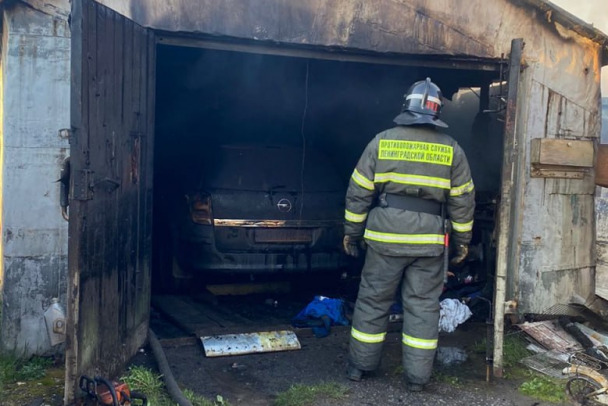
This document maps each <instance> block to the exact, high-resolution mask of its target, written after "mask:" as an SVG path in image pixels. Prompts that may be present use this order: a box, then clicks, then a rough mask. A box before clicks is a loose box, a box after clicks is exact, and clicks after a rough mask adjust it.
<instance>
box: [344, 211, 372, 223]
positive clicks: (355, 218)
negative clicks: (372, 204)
mask: <svg viewBox="0 0 608 406" xmlns="http://www.w3.org/2000/svg"><path fill="white" fill-rule="evenodd" d="M344 218H345V219H346V220H348V221H352V222H353V223H363V222H364V221H365V219H366V218H367V213H363V214H357V213H353V212H352V211H348V210H345V211H344Z"/></svg>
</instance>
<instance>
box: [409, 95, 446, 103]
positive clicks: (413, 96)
mask: <svg viewBox="0 0 608 406" xmlns="http://www.w3.org/2000/svg"><path fill="white" fill-rule="evenodd" d="M423 97H424V95H423V94H420V93H412V94H408V95H407V97H406V98H405V100H410V99H420V100H422V98H423ZM426 99H427V100H430V101H432V102H435V103H437V104H439V105H441V100H440V99H438V98H436V97H434V96H429V95H427V96H426Z"/></svg>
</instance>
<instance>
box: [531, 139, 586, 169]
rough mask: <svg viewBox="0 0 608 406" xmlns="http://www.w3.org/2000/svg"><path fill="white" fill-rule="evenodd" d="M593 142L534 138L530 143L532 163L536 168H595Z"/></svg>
mask: <svg viewBox="0 0 608 406" xmlns="http://www.w3.org/2000/svg"><path fill="white" fill-rule="evenodd" d="M593 157H594V154H593V141H589V140H566V139H552V138H534V139H533V140H532V141H530V163H531V164H532V165H534V166H543V165H554V166H561V167H570V166H572V167H580V168H592V167H593Z"/></svg>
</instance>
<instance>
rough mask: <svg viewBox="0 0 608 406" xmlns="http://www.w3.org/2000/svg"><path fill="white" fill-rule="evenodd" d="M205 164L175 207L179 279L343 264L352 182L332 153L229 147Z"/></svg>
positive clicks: (308, 269) (318, 268)
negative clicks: (344, 176)
mask: <svg viewBox="0 0 608 406" xmlns="http://www.w3.org/2000/svg"><path fill="white" fill-rule="evenodd" d="M203 161H204V162H203V165H202V166H201V168H200V169H197V170H196V171H194V172H195V173H194V175H195V176H194V178H192V180H191V184H190V185H188V186H187V187H186V190H185V193H184V194H182V196H184V199H183V200H182V201H181V204H180V205H179V207H177V208H176V210H174V214H176V215H177V219H176V221H174V223H173V224H174V227H173V235H174V238H173V245H174V251H175V260H176V262H177V265H178V266H177V267H176V266H174V267H173V269H174V270H173V273H174V276H175V277H180V276H187V274H190V273H192V272H194V273H199V274H200V273H202V272H205V273H208V274H218V273H219V274H235V273H249V274H272V273H279V272H291V273H293V272H314V271H327V270H337V269H339V268H340V267H341V266H342V265H343V263H344V260H345V258H344V255H343V253H342V251H341V240H342V235H343V228H342V225H343V217H344V193H345V183H346V182H345V181H344V180H343V179H341V178H340V176H339V175H338V173H337V172H336V170H335V168H334V167H333V166H332V163H331V161H330V160H329V159H327V157H325V156H323V155H322V154H321V153H319V152H318V151H312V150H308V149H302V148H297V147H289V146H262V145H223V146H220V147H217V148H216V149H214V150H213V152H212V153H211V154H209V156H207V158H205V159H204V160H203ZM191 172H192V171H191ZM182 272H183V273H185V274H186V275H180V273H182Z"/></svg>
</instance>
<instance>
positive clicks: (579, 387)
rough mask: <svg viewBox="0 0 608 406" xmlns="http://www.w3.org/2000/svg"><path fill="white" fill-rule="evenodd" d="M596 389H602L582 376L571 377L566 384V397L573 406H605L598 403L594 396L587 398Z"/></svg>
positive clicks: (591, 380)
mask: <svg viewBox="0 0 608 406" xmlns="http://www.w3.org/2000/svg"><path fill="white" fill-rule="evenodd" d="M598 389H602V385H600V384H599V383H598V382H596V381H595V380H593V379H591V378H589V377H587V376H583V375H578V376H575V377H572V378H570V379H569V380H568V382H566V395H568V399H569V400H570V401H571V402H572V404H573V405H575V406H595V405H605V403H602V402H599V401H598V400H597V398H596V397H595V396H591V397H588V395H589V394H590V393H592V392H595V391H596V390H598Z"/></svg>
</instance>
